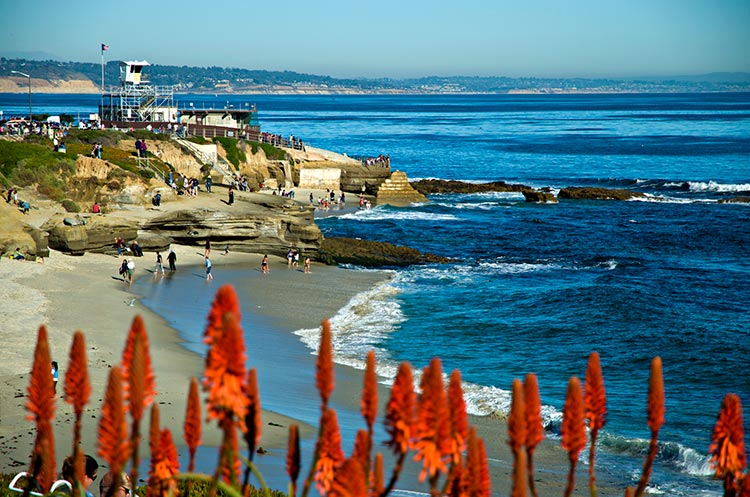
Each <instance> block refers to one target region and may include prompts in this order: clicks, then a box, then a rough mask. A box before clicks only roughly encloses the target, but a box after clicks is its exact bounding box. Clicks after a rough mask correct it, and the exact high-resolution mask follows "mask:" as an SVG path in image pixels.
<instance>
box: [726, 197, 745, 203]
mask: <svg viewBox="0 0 750 497" xmlns="http://www.w3.org/2000/svg"><path fill="white" fill-rule="evenodd" d="M719 203H720V204H750V197H732V198H723V199H721V200H719Z"/></svg>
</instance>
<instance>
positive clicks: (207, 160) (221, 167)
mask: <svg viewBox="0 0 750 497" xmlns="http://www.w3.org/2000/svg"><path fill="white" fill-rule="evenodd" d="M172 140H174V141H175V142H176V143H178V144H179V145H182V146H183V147H184V148H186V149H187V150H189V151H190V153H191V154H192V155H193V156H194V157H195V158H196V159H198V160H199V161H200V162H202V163H203V164H209V165H210V166H211V167H212V168H213V170H214V171H216V172H217V173H218V174H220V175H223V176H227V177H229V178H233V177H234V175H235V174H237V173H236V172H235V170H234V168H233V167H232V164H230V163H229V162H227V161H226V160H224V159H223V158H222V157H220V156H219V155H218V154H207V153H205V152H204V151H203V150H201V149H200V148H199V147H196V146H195V144H194V143H193V142H191V141H190V140H185V139H184V138H178V137H176V136H173V137H172Z"/></svg>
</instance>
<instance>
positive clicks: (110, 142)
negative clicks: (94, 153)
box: [65, 129, 125, 154]
mask: <svg viewBox="0 0 750 497" xmlns="http://www.w3.org/2000/svg"><path fill="white" fill-rule="evenodd" d="M124 138H125V133H123V132H122V131H114V130H111V129H109V130H107V129H71V130H69V131H68V136H67V137H66V138H65V143H66V145H67V144H70V143H85V144H87V145H92V146H93V145H94V143H98V144H100V145H102V146H104V147H113V146H115V145H117V143H118V142H119V141H120V140H123V139H124ZM90 152H91V147H89V148H88V150H86V154H88V153H90Z"/></svg>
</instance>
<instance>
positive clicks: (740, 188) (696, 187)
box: [689, 181, 750, 192]
mask: <svg viewBox="0 0 750 497" xmlns="http://www.w3.org/2000/svg"><path fill="white" fill-rule="evenodd" d="M689 185H690V191H691V192H750V183H741V184H731V183H730V184H724V183H717V182H715V181H707V182H703V181H696V182H692V181H691V182H690V183H689Z"/></svg>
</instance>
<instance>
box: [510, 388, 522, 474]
mask: <svg viewBox="0 0 750 497" xmlns="http://www.w3.org/2000/svg"><path fill="white" fill-rule="evenodd" d="M512 391H513V397H512V398H511V404H510V415H509V416H508V445H510V449H511V450H512V451H513V455H514V457H515V458H516V461H517V460H518V453H519V452H521V450H522V449H523V447H524V445H525V444H526V402H525V395H524V390H523V383H521V380H519V379H517V378H516V379H514V380H513V387H512Z"/></svg>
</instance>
